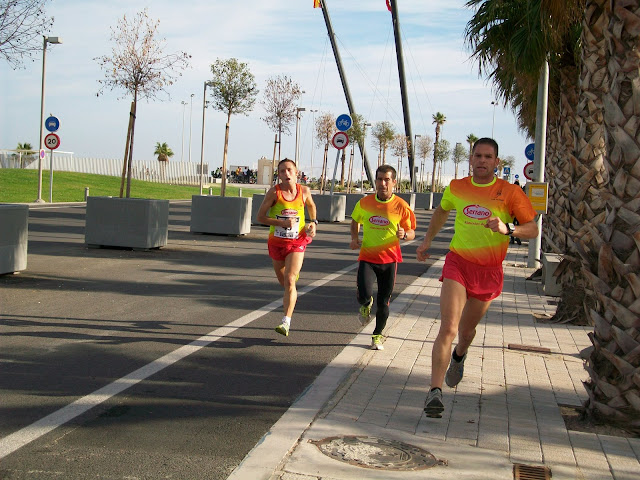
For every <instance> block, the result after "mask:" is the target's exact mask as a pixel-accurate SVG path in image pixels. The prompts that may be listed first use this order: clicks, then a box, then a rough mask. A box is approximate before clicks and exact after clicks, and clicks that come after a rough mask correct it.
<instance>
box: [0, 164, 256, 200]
mask: <svg viewBox="0 0 640 480" xmlns="http://www.w3.org/2000/svg"><path fill="white" fill-rule="evenodd" d="M85 187H89V195H91V196H94V197H100V196H112V197H118V196H119V195H120V178H119V177H109V176H106V175H93V174H88V173H73V172H53V202H54V203H55V202H83V201H84V189H85ZM125 192H126V184H125ZM202 193H203V194H205V195H207V194H208V193H209V189H208V188H206V189H205V190H204V191H203V192H202ZM254 193H264V189H259V188H250V187H249V186H247V187H242V196H243V197H250V196H252V195H253V194H254ZM213 194H214V195H220V185H219V184H216V185H213ZM192 195H200V187H199V186H196V187H191V186H183V185H168V184H164V183H152V182H144V181H142V180H131V197H135V198H153V199H165V200H180V199H189V200H191V196H192ZM226 195H227V196H228V197H237V196H238V187H230V186H229V187H227V191H226ZM37 197H38V171H37V170H22V169H18V168H0V203H31V202H33V201H35V200H36V198H37ZM42 198H43V199H44V200H46V201H49V171H48V170H44V171H43V173H42Z"/></svg>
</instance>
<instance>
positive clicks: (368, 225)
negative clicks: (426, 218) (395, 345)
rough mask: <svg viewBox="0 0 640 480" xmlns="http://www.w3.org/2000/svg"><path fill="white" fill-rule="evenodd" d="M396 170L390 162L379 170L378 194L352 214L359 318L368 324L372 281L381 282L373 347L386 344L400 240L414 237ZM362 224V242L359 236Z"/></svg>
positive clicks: (413, 220)
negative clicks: (384, 333) (398, 189)
mask: <svg viewBox="0 0 640 480" xmlns="http://www.w3.org/2000/svg"><path fill="white" fill-rule="evenodd" d="M395 186H396V171H395V169H394V168H393V167H392V166H391V165H381V166H380V167H378V169H377V170H376V193H375V195H368V196H366V197H364V198H363V199H361V200H360V201H359V202H358V203H357V204H356V206H355V207H354V209H353V213H352V214H351V249H352V250H356V249H360V255H359V256H358V260H359V264H358V276H357V299H358V303H360V321H361V323H362V324H363V325H366V324H367V323H369V319H370V318H371V307H372V305H373V282H374V280H377V282H378V294H377V297H376V298H377V307H376V328H375V329H374V331H373V336H372V338H371V348H372V349H374V350H382V349H383V348H384V347H383V345H382V343H383V337H382V331H383V330H384V327H385V326H386V324H387V319H388V318H389V302H390V301H391V294H392V293H393V286H394V284H395V281H396V269H397V265H398V263H400V262H402V252H401V251H400V240H413V239H414V238H415V229H416V217H415V215H414V213H413V211H412V210H411V208H410V207H409V205H408V204H407V202H405V201H404V200H403V199H401V198H400V197H398V196H396V195H394V194H393V189H394V187H395ZM360 225H362V226H363V235H362V241H360V239H359V238H358V232H359V231H360Z"/></svg>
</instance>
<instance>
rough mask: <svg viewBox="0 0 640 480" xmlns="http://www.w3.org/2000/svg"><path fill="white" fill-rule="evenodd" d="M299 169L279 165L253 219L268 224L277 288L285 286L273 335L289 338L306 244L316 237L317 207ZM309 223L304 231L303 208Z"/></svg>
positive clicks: (287, 162)
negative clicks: (299, 180)
mask: <svg viewBox="0 0 640 480" xmlns="http://www.w3.org/2000/svg"><path fill="white" fill-rule="evenodd" d="M297 178H298V169H297V168H296V164H295V163H294V161H293V160H290V159H288V158H285V159H284V160H282V161H280V163H278V179H279V180H280V183H279V184H278V185H275V186H274V187H272V188H271V189H269V191H268V192H267V194H266V195H265V197H264V200H263V202H262V205H260V209H259V210H258V214H257V216H256V218H257V221H258V222H260V223H262V224H264V225H270V226H271V228H270V229H269V240H268V242H267V247H268V249H269V256H270V257H271V259H272V261H273V269H274V270H275V272H276V277H277V278H278V282H280V285H282V286H283V287H284V297H283V299H282V304H283V309H284V317H282V322H281V323H280V325H278V326H277V327H276V332H278V333H279V334H281V335H284V336H285V337H286V336H288V335H289V329H290V328H291V317H292V316H293V309H294V308H295V306H296V301H297V299H298V291H297V290H296V281H297V280H298V276H299V274H300V269H301V268H302V262H303V261H304V252H305V250H306V248H307V244H309V243H311V239H312V238H313V237H315V235H316V227H317V225H318V220H316V204H315V203H314V202H313V199H312V198H311V190H309V187H306V186H303V185H300V184H298V183H297ZM305 205H306V206H307V211H308V213H309V216H310V218H311V220H310V221H309V225H308V226H307V227H306V228H305V221H304V207H305Z"/></svg>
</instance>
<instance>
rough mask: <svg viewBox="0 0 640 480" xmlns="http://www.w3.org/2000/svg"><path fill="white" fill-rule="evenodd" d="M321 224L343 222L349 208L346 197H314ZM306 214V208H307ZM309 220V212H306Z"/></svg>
mask: <svg viewBox="0 0 640 480" xmlns="http://www.w3.org/2000/svg"><path fill="white" fill-rule="evenodd" d="M311 198H313V201H314V203H315V204H316V209H317V215H318V217H317V220H318V221H319V222H343V221H344V219H345V210H346V206H347V197H346V196H345V195H312V197H311ZM305 212H306V208H305ZM306 215H307V218H309V212H306Z"/></svg>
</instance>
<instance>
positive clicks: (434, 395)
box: [424, 389, 444, 418]
mask: <svg viewBox="0 0 640 480" xmlns="http://www.w3.org/2000/svg"><path fill="white" fill-rule="evenodd" d="M442 412H444V404H443V403H442V390H439V389H437V390H430V391H429V394H428V395H427V399H426V400H425V402H424V413H425V414H426V415H427V417H431V418H442Z"/></svg>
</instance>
